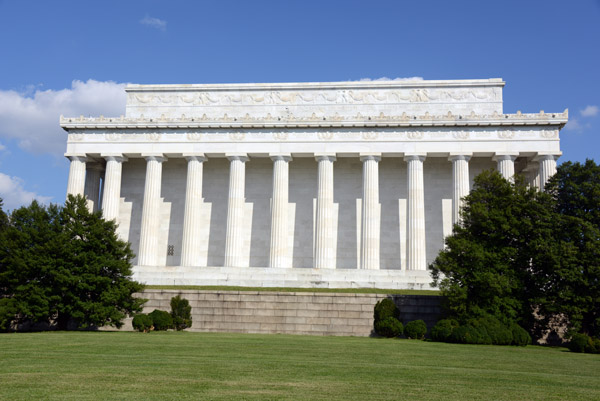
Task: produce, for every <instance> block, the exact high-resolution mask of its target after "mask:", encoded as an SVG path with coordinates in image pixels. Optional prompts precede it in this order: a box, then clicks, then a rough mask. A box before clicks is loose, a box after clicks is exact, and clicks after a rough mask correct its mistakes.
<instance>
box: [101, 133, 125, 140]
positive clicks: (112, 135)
mask: <svg viewBox="0 0 600 401" xmlns="http://www.w3.org/2000/svg"><path fill="white" fill-rule="evenodd" d="M104 139H105V140H107V141H118V140H120V139H121V134H119V133H116V132H113V133H110V134H104Z"/></svg>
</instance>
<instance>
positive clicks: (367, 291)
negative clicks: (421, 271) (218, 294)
mask: <svg viewBox="0 0 600 401" xmlns="http://www.w3.org/2000/svg"><path fill="white" fill-rule="evenodd" d="M145 288H147V289H149V290H210V291H261V292H269V291H271V292H273V291H275V292H328V293H344V294H388V295H390V294H403V295H433V296H439V295H440V293H439V291H437V290H392V289H387V290H386V289H385V288H294V287H234V286H225V285H146V286H145Z"/></svg>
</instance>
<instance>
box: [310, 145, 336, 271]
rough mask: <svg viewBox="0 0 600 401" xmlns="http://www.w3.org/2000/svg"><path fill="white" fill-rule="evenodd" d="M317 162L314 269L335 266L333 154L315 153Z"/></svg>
mask: <svg viewBox="0 0 600 401" xmlns="http://www.w3.org/2000/svg"><path fill="white" fill-rule="evenodd" d="M315 158H316V159H317V162H318V163H319V167H318V168H319V184H318V185H319V186H318V190H317V218H316V227H315V255H314V267H315V269H328V268H329V269H333V268H335V255H334V239H335V238H334V233H333V162H335V155H334V154H322V155H315Z"/></svg>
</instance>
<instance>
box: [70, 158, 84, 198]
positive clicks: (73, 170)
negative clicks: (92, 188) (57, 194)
mask: <svg viewBox="0 0 600 401" xmlns="http://www.w3.org/2000/svg"><path fill="white" fill-rule="evenodd" d="M66 156H67V158H68V159H69V160H70V161H71V166H70V167H69V182H68V183H67V195H83V194H84V191H85V162H86V157H85V155H66Z"/></svg>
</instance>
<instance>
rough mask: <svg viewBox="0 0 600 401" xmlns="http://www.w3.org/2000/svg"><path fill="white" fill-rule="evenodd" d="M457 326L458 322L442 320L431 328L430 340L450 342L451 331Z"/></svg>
mask: <svg viewBox="0 0 600 401" xmlns="http://www.w3.org/2000/svg"><path fill="white" fill-rule="evenodd" d="M458 326H459V325H458V322H457V321H456V320H454V319H442V320H440V321H438V322H437V323H436V324H435V326H433V327H432V328H431V333H430V334H431V339H432V340H433V341H441V342H447V341H449V340H450V335H452V331H453V330H454V329H455V328H457V327H458Z"/></svg>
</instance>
